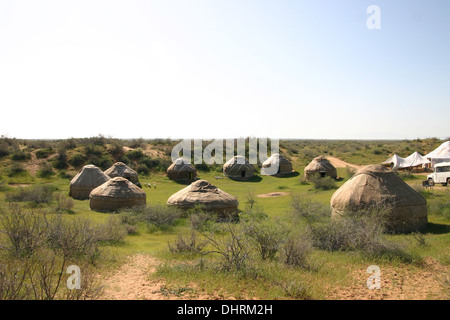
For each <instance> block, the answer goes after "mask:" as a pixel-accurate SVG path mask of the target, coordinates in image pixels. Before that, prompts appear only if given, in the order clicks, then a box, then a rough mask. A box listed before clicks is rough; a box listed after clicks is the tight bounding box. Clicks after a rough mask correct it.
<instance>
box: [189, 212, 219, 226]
mask: <svg viewBox="0 0 450 320" xmlns="http://www.w3.org/2000/svg"><path fill="white" fill-rule="evenodd" d="M216 220H217V216H216V215H214V214H211V213H208V212H203V211H201V210H197V211H192V212H191V213H189V221H190V224H191V228H192V229H194V230H199V231H205V230H208V229H209V228H210V227H211V224H212V223H213V222H214V221H216Z"/></svg>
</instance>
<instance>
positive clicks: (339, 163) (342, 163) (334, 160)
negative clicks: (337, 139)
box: [326, 156, 363, 169]
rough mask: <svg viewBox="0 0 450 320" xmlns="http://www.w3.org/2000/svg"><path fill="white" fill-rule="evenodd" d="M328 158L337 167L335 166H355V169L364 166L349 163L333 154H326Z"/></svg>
mask: <svg viewBox="0 0 450 320" xmlns="http://www.w3.org/2000/svg"><path fill="white" fill-rule="evenodd" d="M326 158H327V159H328V160H329V161H330V162H331V164H332V165H333V166H334V167H335V168H345V167H347V166H349V167H351V168H354V169H360V168H362V167H363V166H361V165H359V164H353V163H348V162H345V161H344V160H341V159H339V158H336V157H331V156H326Z"/></svg>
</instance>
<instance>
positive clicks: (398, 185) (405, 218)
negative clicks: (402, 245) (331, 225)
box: [331, 165, 427, 232]
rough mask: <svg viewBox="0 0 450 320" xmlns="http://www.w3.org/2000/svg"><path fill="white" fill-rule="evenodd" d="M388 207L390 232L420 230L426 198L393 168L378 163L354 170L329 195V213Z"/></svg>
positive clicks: (423, 221) (423, 226)
mask: <svg viewBox="0 0 450 320" xmlns="http://www.w3.org/2000/svg"><path fill="white" fill-rule="evenodd" d="M383 206H385V207H386V208H388V217H387V220H388V221H386V222H387V226H388V227H389V229H391V231H394V232H411V231H415V230H422V229H424V228H425V227H426V225H427V202H426V200H425V198H423V197H422V196H421V195H420V194H419V193H417V192H416V191H415V190H414V189H413V188H411V187H410V186H409V185H408V184H406V183H405V182H404V181H403V180H402V179H401V178H399V177H398V176H397V175H396V174H395V173H394V172H392V171H390V170H388V169H386V168H385V167H383V166H381V165H369V166H366V167H363V168H361V169H360V170H358V171H357V172H356V173H355V175H354V176H353V177H352V178H350V180H348V181H347V182H345V183H344V184H343V185H342V186H341V187H340V188H339V189H338V190H336V192H335V193H334V194H333V196H332V197H331V209H332V211H331V215H332V216H333V217H339V216H342V215H345V214H346V213H349V212H352V213H358V211H361V212H364V211H367V210H370V209H376V208H383Z"/></svg>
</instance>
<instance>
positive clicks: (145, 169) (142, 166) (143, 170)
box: [136, 164, 150, 175]
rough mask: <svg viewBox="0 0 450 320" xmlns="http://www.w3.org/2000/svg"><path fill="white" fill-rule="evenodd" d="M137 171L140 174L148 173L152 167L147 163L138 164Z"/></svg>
mask: <svg viewBox="0 0 450 320" xmlns="http://www.w3.org/2000/svg"><path fill="white" fill-rule="evenodd" d="M136 171H137V173H138V174H143V175H148V174H149V173H150V169H149V168H148V167H147V166H146V165H145V164H138V166H137V168H136Z"/></svg>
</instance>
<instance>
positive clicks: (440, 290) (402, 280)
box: [328, 258, 450, 300]
mask: <svg viewBox="0 0 450 320" xmlns="http://www.w3.org/2000/svg"><path fill="white" fill-rule="evenodd" d="M352 275H353V281H352V284H351V285H350V286H348V287H331V286H330V288H329V296H328V299H333V300H424V299H433V300H435V299H439V300H442V299H446V300H447V299H450V296H449V292H448V290H449V287H448V279H449V276H450V268H449V267H447V266H443V265H441V264H439V263H438V262H437V261H435V260H433V259H431V258H428V259H427V260H426V262H425V267H424V269H418V268H417V267H414V266H402V267H401V268H395V267H390V268H381V275H380V279H381V288H380V289H372V290H369V289H368V288H367V286H366V281H367V279H368V278H369V276H370V274H368V273H366V269H362V270H356V271H354V272H353V273H352ZM444 279H447V284H446V285H445V284H444Z"/></svg>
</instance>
